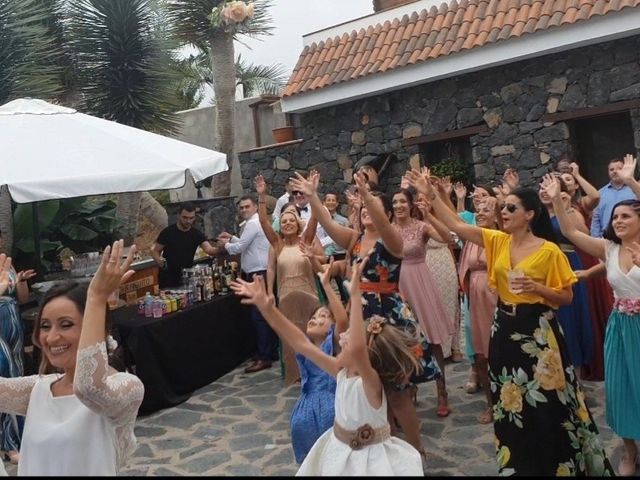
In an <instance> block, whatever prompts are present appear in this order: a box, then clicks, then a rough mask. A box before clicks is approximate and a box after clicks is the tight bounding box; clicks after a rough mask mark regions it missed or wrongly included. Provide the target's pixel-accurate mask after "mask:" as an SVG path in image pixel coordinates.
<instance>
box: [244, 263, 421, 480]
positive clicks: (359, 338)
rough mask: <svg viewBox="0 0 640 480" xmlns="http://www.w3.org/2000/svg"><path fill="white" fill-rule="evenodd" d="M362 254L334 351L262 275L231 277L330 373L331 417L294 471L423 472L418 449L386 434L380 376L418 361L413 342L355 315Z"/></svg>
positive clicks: (394, 374) (405, 371) (397, 374)
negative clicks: (296, 320) (291, 312)
mask: <svg viewBox="0 0 640 480" xmlns="http://www.w3.org/2000/svg"><path fill="white" fill-rule="evenodd" d="M366 264H367V259H366V258H365V259H364V260H363V261H362V262H361V263H360V264H359V265H358V268H353V272H352V278H351V285H350V293H351V313H350V318H349V329H348V330H347V331H346V332H345V333H343V334H342V335H341V336H340V346H341V352H340V354H338V356H337V357H332V356H330V355H327V354H326V353H324V352H323V351H322V350H320V349H319V348H318V347H317V346H315V345H314V344H313V343H312V342H311V341H310V340H309V339H308V338H307V337H306V335H305V334H304V333H303V332H301V331H300V330H299V329H298V328H297V327H295V326H292V325H291V324H290V322H289V321H288V320H287V319H286V317H284V315H283V314H282V313H281V312H280V311H279V310H278V309H277V308H276V306H275V303H274V302H273V297H270V296H268V295H267V293H266V291H265V289H264V285H263V281H262V279H261V278H259V277H258V278H256V280H255V281H254V282H253V283H248V282H245V281H242V280H238V281H237V282H235V283H234V284H232V289H233V290H234V292H235V293H236V294H237V295H241V296H244V297H246V298H245V299H244V300H243V301H242V302H243V303H250V304H254V305H256V306H257V307H258V309H259V310H260V313H262V315H263V317H264V318H265V320H267V322H268V323H269V324H271V325H273V324H275V325H277V326H278V327H279V328H278V329H277V330H278V331H279V332H280V333H281V334H284V336H285V338H286V341H287V342H289V344H290V345H291V346H292V347H293V348H294V349H295V350H296V352H298V353H300V354H302V355H304V356H305V357H307V358H308V359H310V360H311V361H313V362H314V363H315V364H316V365H317V366H319V367H320V368H322V369H323V370H325V371H327V372H328V373H330V374H332V375H335V376H336V377H337V388H336V397H335V421H334V425H333V427H332V428H330V429H329V430H327V431H326V432H325V433H324V434H323V435H322V436H321V437H320V438H319V439H318V440H317V441H316V443H315V444H314V445H313V447H312V448H311V451H310V452H309V454H308V455H307V457H306V458H305V460H304V462H303V463H302V465H301V466H300V469H299V470H298V473H297V475H298V476H307V475H308V476H311V475H313V476H342V475H354V476H355V475H357V476H386V475H395V476H399V475H400V476H409V475H410V476H422V475H424V472H423V469H422V457H421V456H420V453H419V452H418V451H417V450H416V449H415V448H413V447H412V446H411V445H410V444H409V443H407V442H405V441H404V440H401V439H399V438H397V437H392V436H391V435H390V427H389V423H388V422H387V400H386V397H385V394H384V387H383V381H385V382H396V383H397V379H398V378H404V377H406V376H407V375H409V373H410V372H413V371H414V370H415V369H416V368H419V367H418V361H417V359H416V356H415V354H414V352H413V351H412V347H415V346H417V345H419V341H418V339H417V338H410V337H409V336H408V335H407V334H405V333H404V332H402V331H400V330H399V329H397V328H390V327H388V326H386V322H385V319H384V318H382V317H372V319H370V320H369V322H368V324H367V325H366V326H365V322H364V320H363V318H362V300H361V299H362V296H361V295H360V293H359V291H360V276H361V273H362V272H361V270H362V266H363V265H366Z"/></svg>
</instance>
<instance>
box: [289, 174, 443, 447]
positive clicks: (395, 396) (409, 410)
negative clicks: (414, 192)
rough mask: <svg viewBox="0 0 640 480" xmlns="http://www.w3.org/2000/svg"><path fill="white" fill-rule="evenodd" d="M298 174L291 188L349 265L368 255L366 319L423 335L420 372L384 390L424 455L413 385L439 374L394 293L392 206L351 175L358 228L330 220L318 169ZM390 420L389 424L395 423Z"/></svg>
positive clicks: (397, 244) (396, 254) (397, 253)
mask: <svg viewBox="0 0 640 480" xmlns="http://www.w3.org/2000/svg"><path fill="white" fill-rule="evenodd" d="M296 175H297V178H296V179H294V180H293V186H294V188H295V189H296V190H300V191H301V192H303V193H304V194H305V195H306V196H307V197H308V198H309V204H310V205H311V211H312V213H313V215H314V216H315V217H316V218H317V219H318V223H320V225H322V227H323V228H324V229H325V230H326V232H327V233H328V234H329V236H330V237H331V238H332V239H333V240H334V241H335V243H336V244H337V245H340V246H342V247H343V248H345V249H346V250H347V252H348V253H349V258H350V264H351V265H352V264H354V263H356V262H359V261H361V260H362V259H363V258H364V257H367V256H368V257H369V260H368V262H367V265H366V266H365V267H364V268H363V272H362V278H361V284H360V291H361V292H362V304H363V313H364V317H365V318H370V317H371V316H372V315H380V316H382V317H384V318H386V320H387V321H388V322H389V324H390V325H393V326H395V327H397V328H401V329H405V330H408V331H410V332H412V333H415V332H418V333H419V334H420V336H421V339H422V343H421V344H420V347H419V349H417V350H416V352H415V353H416V356H417V357H418V359H419V362H420V364H421V366H422V368H423V371H422V373H421V374H420V375H416V374H415V372H414V374H413V375H411V377H410V378H409V377H408V378H406V379H405V381H404V382H403V383H401V384H395V387H394V388H387V389H385V392H386V395H387V398H388V401H389V410H390V418H391V416H393V417H395V419H396V420H397V422H398V423H399V424H400V427H401V428H402V431H403V432H404V436H405V439H406V441H407V442H409V443H410V444H411V445H413V447H415V448H416V450H418V451H419V452H420V453H421V454H422V455H423V458H424V457H425V456H426V453H425V450H424V447H423V446H422V440H421V438H420V423H419V420H418V416H417V412H416V407H415V404H414V402H413V401H412V400H414V399H415V388H413V383H421V382H425V381H428V380H431V379H435V378H436V377H439V376H440V370H439V369H438V366H437V364H436V363H435V360H434V358H433V356H432V355H431V348H430V345H429V343H428V342H427V340H426V338H424V335H423V334H422V329H421V328H420V325H419V324H418V322H417V321H416V319H415V317H414V316H413V314H412V312H411V309H410V308H409V306H408V305H407V303H405V302H404V300H403V299H402V297H401V296H400V294H399V291H398V281H399V278H400V265H401V263H402V252H403V242H402V236H401V235H400V233H399V232H398V231H397V230H396V229H395V228H394V227H393V225H391V223H390V221H389V218H390V215H391V204H390V202H389V200H388V199H387V198H386V197H385V196H384V194H382V193H381V192H371V191H369V189H368V188H367V186H366V182H365V179H364V177H363V176H362V175H361V174H355V175H354V179H355V181H356V185H357V187H358V193H359V195H360V199H361V201H362V207H361V209H360V215H359V218H360V226H361V228H362V231H356V230H354V229H352V228H348V227H343V226H342V225H339V224H338V223H336V222H334V221H333V220H332V219H331V216H330V214H329V212H328V211H327V210H326V209H325V208H324V207H323V205H322V201H321V200H320V198H319V196H318V193H317V186H318V182H319V175H318V174H317V173H315V172H312V174H311V175H310V176H309V179H305V178H304V177H302V176H301V175H299V174H296ZM412 382H413V383H412ZM390 423H391V424H392V425H393V424H394V423H395V422H390Z"/></svg>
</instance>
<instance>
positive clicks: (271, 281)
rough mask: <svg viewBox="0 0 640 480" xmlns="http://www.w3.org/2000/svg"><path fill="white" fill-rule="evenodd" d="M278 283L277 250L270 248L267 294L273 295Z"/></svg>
mask: <svg viewBox="0 0 640 480" xmlns="http://www.w3.org/2000/svg"><path fill="white" fill-rule="evenodd" d="M275 282H276V250H275V248H273V247H269V258H268V263H267V294H268V295H273V286H274V285H275Z"/></svg>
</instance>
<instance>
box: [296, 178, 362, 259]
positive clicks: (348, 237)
mask: <svg viewBox="0 0 640 480" xmlns="http://www.w3.org/2000/svg"><path fill="white" fill-rule="evenodd" d="M319 179H320V177H319V176H318V175H317V174H313V175H310V178H308V179H307V178H304V177H303V176H302V175H300V174H299V173H297V172H296V177H295V178H292V179H291V185H292V187H293V188H294V189H296V190H298V191H300V192H302V193H304V194H305V195H306V196H307V198H308V199H309V205H311V212H312V213H313V216H314V217H316V218H317V219H318V223H319V224H320V225H322V228H324V230H325V231H326V232H327V235H329V236H330V237H331V238H333V241H334V242H335V243H336V244H338V245H340V246H341V247H342V248H345V249H347V250H350V249H351V247H352V246H353V244H354V243H355V241H356V240H357V238H358V232H356V231H355V230H353V229H351V228H349V227H343V226H342V225H340V224H339V223H336V222H334V221H333V219H332V218H331V214H330V213H329V211H328V210H327V209H326V208H324V205H322V201H321V200H320V197H319V196H318V181H319Z"/></svg>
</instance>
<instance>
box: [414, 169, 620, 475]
mask: <svg viewBox="0 0 640 480" xmlns="http://www.w3.org/2000/svg"><path fill="white" fill-rule="evenodd" d="M409 180H410V182H411V183H412V184H413V185H414V186H415V187H416V188H417V189H418V190H419V191H421V192H422V193H425V194H426V195H428V196H429V198H430V200H431V201H432V205H433V207H434V210H435V212H436V216H437V217H438V218H440V220H442V221H443V222H444V223H445V224H446V225H447V226H448V227H449V228H450V229H451V230H453V231H454V232H456V233H457V234H458V235H459V236H460V238H462V239H463V240H465V241H470V242H473V243H475V244H477V245H481V246H483V247H484V249H485V254H486V258H487V272H488V276H489V285H490V287H491V288H493V289H495V290H496V291H497V293H498V309H497V313H496V317H495V320H494V323H493V326H492V332H491V341H490V345H489V380H490V383H491V392H492V394H493V398H492V400H493V419H494V432H495V435H496V454H497V461H498V469H499V473H500V474H501V475H535V476H552V475H611V474H612V473H613V471H612V468H611V465H610V464H609V460H608V459H607V457H606V455H605V452H604V450H603V448H602V447H601V445H600V442H599V440H598V437H597V434H598V429H597V427H596V425H595V423H594V421H593V418H592V417H591V414H590V413H589V410H588V408H587V406H586V404H585V401H584V394H583V392H582V390H581V387H580V385H579V384H578V382H577V379H576V375H575V372H574V370H573V367H572V366H571V362H570V361H569V356H568V352H567V346H566V343H565V341H564V337H563V336H562V333H561V331H560V328H559V326H558V322H557V320H556V319H555V314H554V310H555V309H557V308H558V306H559V305H566V304H569V303H570V302H571V299H572V296H573V294H572V289H571V287H572V284H573V283H575V281H576V277H575V275H574V274H573V271H572V270H571V267H570V266H569V262H568V261H567V258H566V257H565V256H564V254H563V253H562V251H561V250H560V249H559V248H558V246H557V245H556V244H555V243H553V242H552V241H549V240H552V239H553V238H554V237H553V229H552V226H551V222H550V220H549V215H548V213H547V210H546V209H545V208H544V207H543V206H542V204H541V202H540V199H539V198H538V194H537V192H536V191H535V190H532V189H528V188H519V189H516V190H514V191H513V192H511V193H510V194H509V195H507V197H506V198H505V203H504V205H503V206H502V209H501V216H502V222H503V229H504V232H500V231H497V230H491V229H485V228H480V227H476V226H472V225H467V224H465V223H463V222H462V221H461V220H460V219H459V218H458V216H457V215H455V214H454V213H453V212H452V211H451V210H450V209H449V208H448V207H447V206H446V205H445V204H444V202H442V200H441V199H440V198H439V197H438V196H437V195H436V193H435V191H434V189H433V187H432V185H431V182H430V178H429V172H428V171H426V172H423V173H420V172H418V171H412V172H410V173H409ZM517 270H520V272H518V273H517V275H514V272H517Z"/></svg>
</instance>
